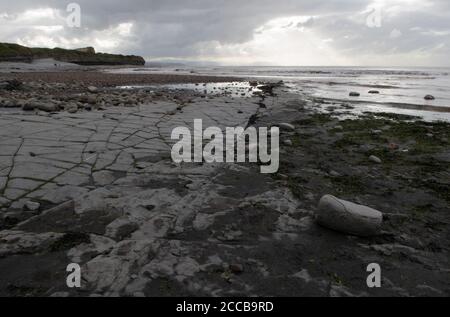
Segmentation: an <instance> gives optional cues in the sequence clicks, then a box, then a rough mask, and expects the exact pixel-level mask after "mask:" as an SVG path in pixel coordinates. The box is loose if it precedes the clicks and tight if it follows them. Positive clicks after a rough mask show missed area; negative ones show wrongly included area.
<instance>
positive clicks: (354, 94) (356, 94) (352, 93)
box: [349, 91, 361, 97]
mask: <svg viewBox="0 0 450 317" xmlns="http://www.w3.org/2000/svg"><path fill="white" fill-rule="evenodd" d="M349 96H350V97H359V96H361V94H360V93H359V92H354V91H353V92H351V93H350V94H349Z"/></svg>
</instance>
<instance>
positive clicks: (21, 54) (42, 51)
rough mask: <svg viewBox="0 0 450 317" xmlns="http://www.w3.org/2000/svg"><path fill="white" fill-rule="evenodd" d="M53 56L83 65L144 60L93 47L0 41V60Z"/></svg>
mask: <svg viewBox="0 0 450 317" xmlns="http://www.w3.org/2000/svg"><path fill="white" fill-rule="evenodd" d="M42 58H53V59H55V60H57V61H60V62H67V63H74V64H78V65H83V66H94V65H144V64H145V60H144V59H143V58H142V57H140V56H134V55H128V56H125V55H115V54H105V53H96V52H95V50H94V48H93V47H87V48H81V49H76V50H67V49H62V48H53V49H51V48H29V47H25V46H21V45H18V44H9V43H0V62H26V63H30V62H32V61H33V60H35V59H42Z"/></svg>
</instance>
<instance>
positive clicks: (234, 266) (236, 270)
mask: <svg viewBox="0 0 450 317" xmlns="http://www.w3.org/2000/svg"><path fill="white" fill-rule="evenodd" d="M230 271H231V272H233V273H235V274H240V273H242V272H244V267H243V266H242V264H230Z"/></svg>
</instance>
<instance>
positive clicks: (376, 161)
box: [369, 155, 383, 164]
mask: <svg viewBox="0 0 450 317" xmlns="http://www.w3.org/2000/svg"><path fill="white" fill-rule="evenodd" d="M369 160H370V161H371V162H374V163H377V164H381V163H383V161H381V159H380V158H379V157H377V156H375V155H371V156H370V157H369Z"/></svg>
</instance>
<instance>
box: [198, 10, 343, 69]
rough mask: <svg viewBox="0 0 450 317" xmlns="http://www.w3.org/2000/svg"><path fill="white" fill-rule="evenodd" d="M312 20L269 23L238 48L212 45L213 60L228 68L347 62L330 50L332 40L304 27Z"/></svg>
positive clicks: (282, 19) (302, 17) (292, 19)
mask: <svg viewBox="0 0 450 317" xmlns="http://www.w3.org/2000/svg"><path fill="white" fill-rule="evenodd" d="M313 21H314V17H310V16H295V17H284V18H278V19H274V20H271V21H269V22H267V23H266V24H264V25H263V26H261V27H259V28H258V29H256V30H255V33H254V37H253V39H252V40H250V41H249V42H246V43H242V44H228V45H221V44H220V43H216V47H215V52H214V55H213V56H210V57H208V56H201V57H200V58H203V59H210V58H212V59H219V60H220V61H221V62H222V63H224V64H230V65H256V64H264V65H273V66H278V65H306V66H315V65H340V64H345V63H347V60H346V59H345V58H343V57H342V56H340V55H339V54H338V53H337V52H336V51H335V50H334V49H333V47H332V43H333V39H332V38H328V37H325V36H321V35H320V34H317V33H316V32H314V30H313V29H311V28H308V27H306V26H307V25H308V24H309V23H314V22H313Z"/></svg>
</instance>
